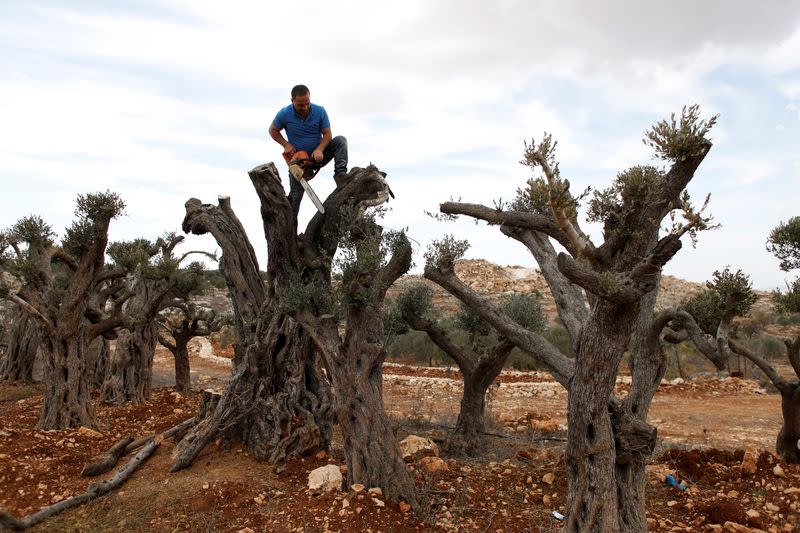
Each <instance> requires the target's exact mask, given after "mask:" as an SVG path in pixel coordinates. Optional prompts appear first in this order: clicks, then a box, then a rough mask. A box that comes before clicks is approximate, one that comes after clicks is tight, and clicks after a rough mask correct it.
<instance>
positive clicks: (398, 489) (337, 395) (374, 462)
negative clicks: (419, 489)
mask: <svg viewBox="0 0 800 533" xmlns="http://www.w3.org/2000/svg"><path fill="white" fill-rule="evenodd" d="M382 339H383V322H382V318H381V313H380V312H379V311H376V310H375V309H374V308H373V306H368V307H364V308H351V309H350V311H349V313H348V317H347V335H346V338H345V346H344V349H343V350H342V351H341V352H340V360H339V361H337V364H335V365H329V367H330V370H331V379H332V381H333V390H334V400H335V406H336V415H337V418H338V421H339V427H340V428H341V431H342V438H343V440H344V450H345V457H346V459H347V485H348V486H349V485H352V484H354V483H361V484H362V485H364V486H366V487H380V488H381V489H382V490H383V493H384V494H385V495H386V497H387V498H388V499H389V500H391V501H406V502H408V503H409V504H411V505H412V506H416V496H415V488H414V480H413V478H412V477H411V474H410V473H409V471H408V467H407V466H406V464H405V462H404V461H403V457H402V455H401V454H400V446H399V443H398V439H397V437H396V436H395V432H394V428H393V427H392V424H391V421H390V420H389V417H388V416H387V415H386V412H385V411H384V409H383V371H382V365H383V360H384V358H385V356H386V350H385V348H384V347H383V342H382Z"/></svg>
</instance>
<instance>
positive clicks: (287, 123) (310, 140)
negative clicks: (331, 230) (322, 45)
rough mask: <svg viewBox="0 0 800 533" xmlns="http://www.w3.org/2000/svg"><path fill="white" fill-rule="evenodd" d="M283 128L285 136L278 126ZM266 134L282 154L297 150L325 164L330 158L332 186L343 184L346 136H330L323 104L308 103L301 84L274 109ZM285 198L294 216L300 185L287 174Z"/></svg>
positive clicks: (309, 100) (296, 211)
mask: <svg viewBox="0 0 800 533" xmlns="http://www.w3.org/2000/svg"><path fill="white" fill-rule="evenodd" d="M283 129H285V130H286V136H287V137H288V138H289V139H288V140H286V139H284V137H283V135H282V134H281V130H283ZM269 136H270V137H272V139H273V140H274V141H275V142H276V143H278V144H280V145H281V146H282V147H283V153H284V155H285V156H287V157H289V158H291V157H292V156H293V155H294V153H295V152H297V151H298V150H302V151H305V152H306V153H308V154H310V157H311V158H312V159H314V161H317V162H319V163H320V166H325V165H327V164H328V163H330V161H331V159H333V161H334V163H333V179H334V181H335V182H336V186H337V187H338V186H339V185H342V184H343V178H344V175H345V174H346V173H347V139H345V138H344V137H342V136H341V135H339V136H337V137H333V138H331V122H330V120H329V119H328V113H327V112H326V111H325V108H324V107H322V106H320V105H316V104H312V103H311V93H310V92H309V90H308V87H306V86H305V85H295V86H294V87H292V103H291V105H288V106H286V107H284V108H283V109H281V110H280V111H278V114H277V115H275V119H274V120H273V121H272V124H270V127H269ZM289 184H290V192H289V199H290V200H291V202H292V213H293V214H294V218H295V220H296V219H297V213H299V212H300V201H301V200H302V199H303V193H304V191H303V187H302V186H301V185H300V183H298V181H297V180H295V179H294V178H292V177H291V176H290V177H289Z"/></svg>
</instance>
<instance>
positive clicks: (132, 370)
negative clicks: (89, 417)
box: [100, 320, 157, 405]
mask: <svg viewBox="0 0 800 533" xmlns="http://www.w3.org/2000/svg"><path fill="white" fill-rule="evenodd" d="M156 342H157V330H156V324H155V322H154V321H152V320H142V321H141V322H136V323H134V324H132V325H131V327H130V328H129V329H123V330H121V331H120V333H119V336H118V337H117V345H116V348H115V349H114V353H113V354H112V355H111V357H110V358H109V361H108V369H107V372H106V378H105V381H104V382H103V387H102V389H101V391H100V398H101V399H102V400H103V401H104V402H106V403H110V404H115V405H119V404H122V403H125V402H134V403H142V402H146V401H147V400H148V399H149V398H150V388H151V385H152V379H153V354H154V353H155V349H156Z"/></svg>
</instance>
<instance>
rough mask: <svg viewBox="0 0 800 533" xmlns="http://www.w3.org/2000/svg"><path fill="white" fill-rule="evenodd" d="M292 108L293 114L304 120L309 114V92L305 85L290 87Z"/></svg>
mask: <svg viewBox="0 0 800 533" xmlns="http://www.w3.org/2000/svg"><path fill="white" fill-rule="evenodd" d="M292 106H294V110H295V112H296V113H297V114H298V115H300V116H301V117H303V118H305V117H307V116H308V114H309V113H311V92H310V91H309V90H308V87H306V86H305V85H295V86H294V87H292Z"/></svg>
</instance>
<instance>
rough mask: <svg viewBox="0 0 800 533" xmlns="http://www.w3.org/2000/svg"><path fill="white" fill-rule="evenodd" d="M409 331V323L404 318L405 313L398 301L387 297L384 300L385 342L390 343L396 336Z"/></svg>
mask: <svg viewBox="0 0 800 533" xmlns="http://www.w3.org/2000/svg"><path fill="white" fill-rule="evenodd" d="M405 333H408V324H406V321H405V320H403V313H402V312H401V310H400V306H399V305H397V301H396V300H393V299H390V298H387V299H386V300H385V301H384V302H383V335H384V344H386V345H388V344H390V343H391V342H392V341H393V340H394V339H395V337H397V336H398V335H403V334H405Z"/></svg>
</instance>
